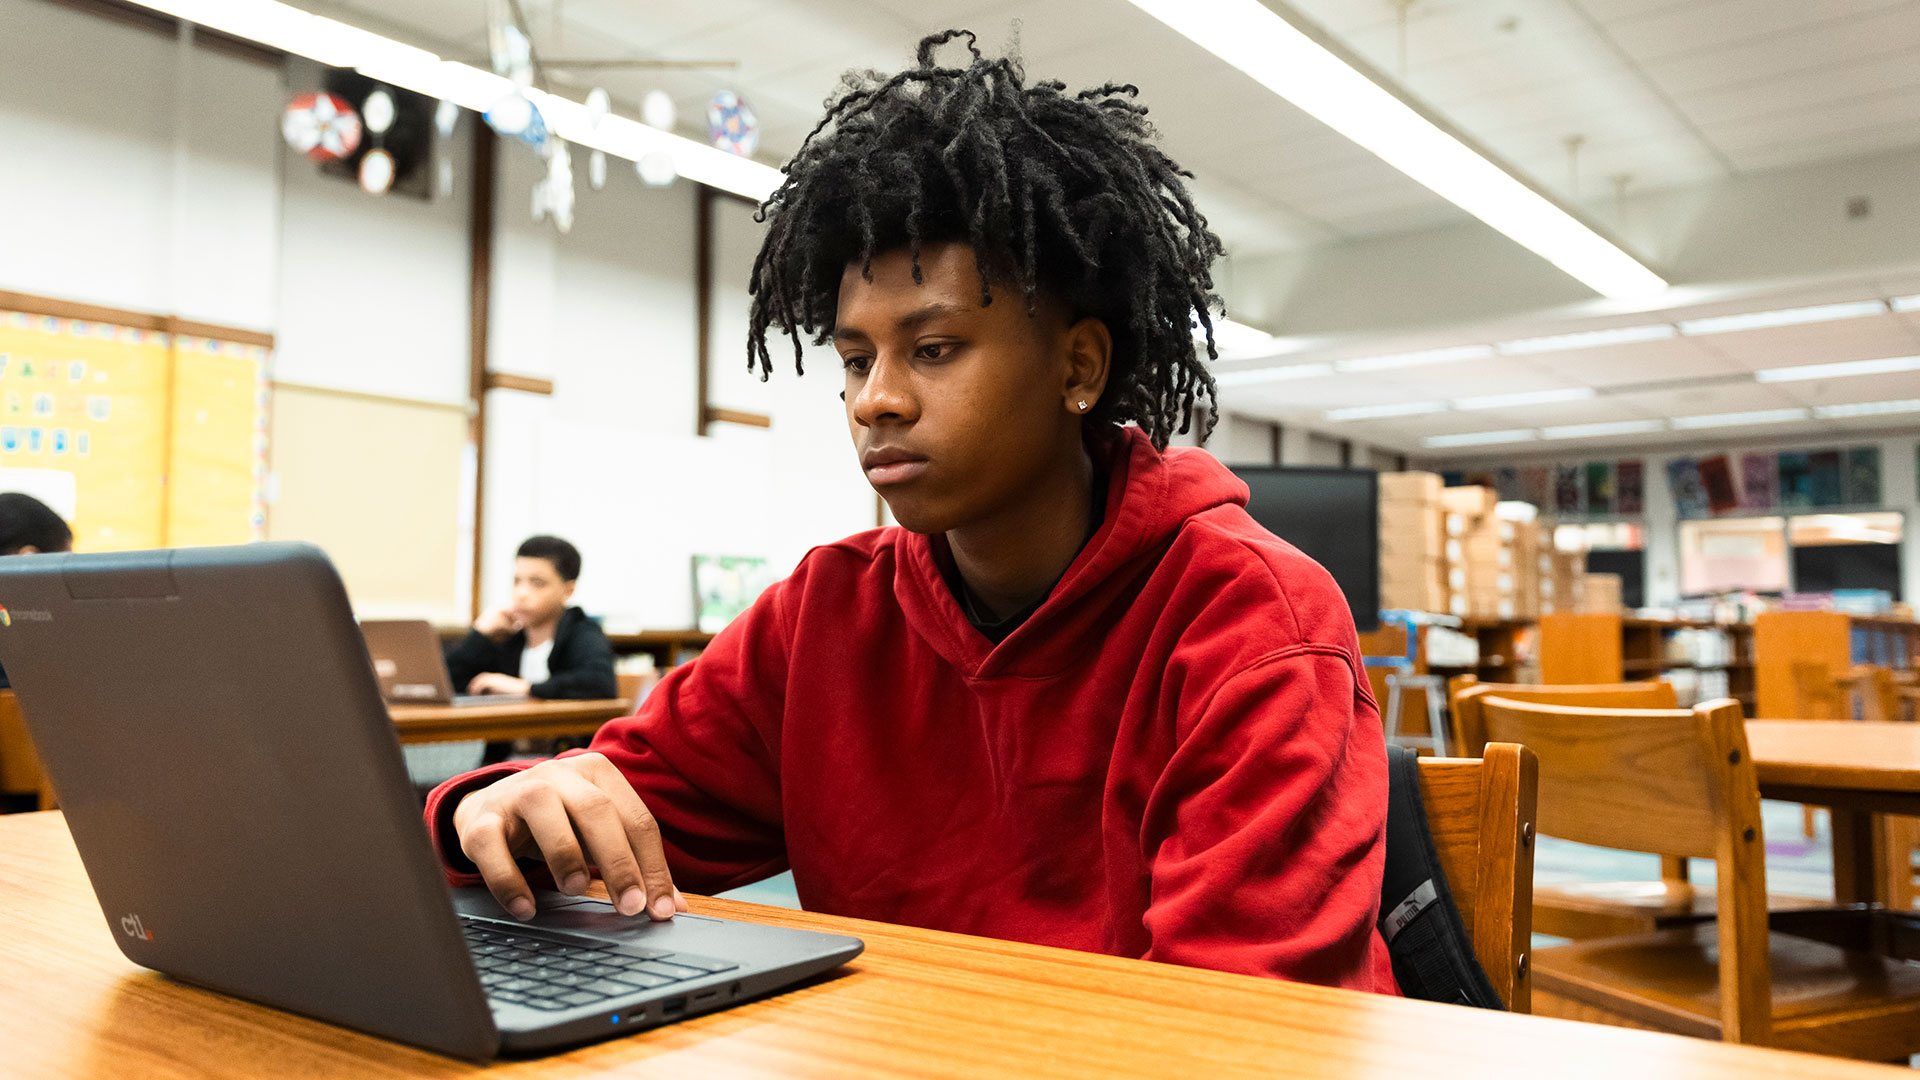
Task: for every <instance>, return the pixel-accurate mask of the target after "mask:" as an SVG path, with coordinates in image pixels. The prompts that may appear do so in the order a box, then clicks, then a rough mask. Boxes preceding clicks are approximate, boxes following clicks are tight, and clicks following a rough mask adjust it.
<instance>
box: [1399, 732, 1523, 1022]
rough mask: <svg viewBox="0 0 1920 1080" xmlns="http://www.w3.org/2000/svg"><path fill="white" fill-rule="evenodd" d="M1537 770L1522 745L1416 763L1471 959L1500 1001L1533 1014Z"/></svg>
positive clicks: (1430, 825)
mask: <svg viewBox="0 0 1920 1080" xmlns="http://www.w3.org/2000/svg"><path fill="white" fill-rule="evenodd" d="M1537 787H1538V772H1537V769H1536V766H1535V763H1534V758H1533V754H1532V753H1531V752H1529V751H1528V750H1527V749H1526V748H1525V747H1523V746H1514V745H1512V744H1509V743H1493V744H1491V745H1489V746H1488V747H1487V748H1486V751H1485V754H1484V756H1483V757H1481V758H1479V759H1477V760H1463V759H1459V758H1421V759H1420V795H1421V799H1420V801H1421V804H1422V805H1423V806H1424V807H1425V808H1426V811H1427V830H1428V831H1429V832H1430V833H1432V834H1433V844H1434V847H1435V849H1436V850H1438V851H1439V853H1440V869H1441V870H1442V871H1443V872H1445V873H1446V875H1447V888H1448V889H1449V890H1450V891H1451V892H1452V893H1453V903H1454V906H1455V907H1457V908H1459V909H1460V920H1461V922H1463V923H1465V924H1466V928H1467V937H1468V939H1469V940H1471V941H1472V942H1473V954H1474V956H1475V958H1477V959H1478V960H1479V961H1480V966H1481V967H1483V968H1485V969H1486V971H1487V977H1488V978H1489V979H1490V980H1491V981H1492V982H1493V988H1494V989H1495V990H1497V991H1499V993H1500V1000H1502V1001H1504V1002H1506V1003H1507V1008H1508V1009H1509V1010H1511V1011H1513V1012H1518V1013H1524V1012H1531V1011H1533V989H1532V988H1533V982H1532V972H1531V965H1529V964H1528V963H1527V959H1526V955H1527V950H1528V948H1529V947H1530V942H1531V940H1532V937H1533V928H1532V919H1531V911H1532V894H1533V821H1534V817H1533V810H1534V798H1535V794H1536V791H1537Z"/></svg>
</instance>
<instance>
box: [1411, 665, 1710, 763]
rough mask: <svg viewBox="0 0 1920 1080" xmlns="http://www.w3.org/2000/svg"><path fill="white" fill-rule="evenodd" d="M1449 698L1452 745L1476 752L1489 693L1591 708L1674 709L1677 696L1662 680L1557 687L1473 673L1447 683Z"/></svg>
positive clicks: (1484, 737)
mask: <svg viewBox="0 0 1920 1080" xmlns="http://www.w3.org/2000/svg"><path fill="white" fill-rule="evenodd" d="M1448 691H1449V696H1451V698H1452V699H1453V700H1452V705H1453V709H1452V713H1453V737H1454V738H1455V739H1456V740H1458V741H1457V742H1456V743H1455V744H1454V745H1455V746H1457V747H1459V751H1460V753H1462V754H1477V753H1479V752H1480V748H1481V747H1482V746H1485V745H1486V742H1487V731H1486V725H1485V724H1484V723H1483V722H1482V721H1481V719H1480V702H1481V700H1482V699H1484V698H1485V697H1486V696H1487V695H1489V694H1499V695H1500V696H1501V697H1504V698H1509V699H1511V700H1514V701H1537V702H1541V703H1543V704H1558V705H1584V706H1587V707H1588V708H1594V709H1677V708H1679V707H1680V699H1679V698H1678V697H1676V696H1675V695H1674V692H1673V684H1672V683H1670V682H1667V681H1666V680H1664V679H1656V680H1651V681H1647V682H1629V683H1597V684H1594V685H1590V686H1575V685H1568V686H1557V685H1552V684H1547V683H1489V682H1481V681H1480V679H1479V678H1478V677H1477V676H1473V675H1461V676H1458V677H1456V678H1455V679H1454V680H1453V682H1452V683H1450V684H1449V686H1448Z"/></svg>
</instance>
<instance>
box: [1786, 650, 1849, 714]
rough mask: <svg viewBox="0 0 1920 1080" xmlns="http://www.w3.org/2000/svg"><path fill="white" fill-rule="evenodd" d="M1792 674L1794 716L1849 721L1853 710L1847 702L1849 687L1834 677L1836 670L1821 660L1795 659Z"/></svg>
mask: <svg viewBox="0 0 1920 1080" xmlns="http://www.w3.org/2000/svg"><path fill="white" fill-rule="evenodd" d="M1791 670H1792V672H1793V717H1794V719H1796V720H1850V719H1852V718H1853V710H1852V708H1850V707H1849V704H1848V702H1847V695H1846V692H1845V691H1846V687H1845V684H1844V683H1843V682H1842V680H1841V679H1839V678H1837V677H1836V676H1835V675H1834V671H1833V668H1832V667H1831V666H1830V665H1828V664H1827V663H1826V662H1824V661H1821V660H1795V661H1793V662H1792V665H1791Z"/></svg>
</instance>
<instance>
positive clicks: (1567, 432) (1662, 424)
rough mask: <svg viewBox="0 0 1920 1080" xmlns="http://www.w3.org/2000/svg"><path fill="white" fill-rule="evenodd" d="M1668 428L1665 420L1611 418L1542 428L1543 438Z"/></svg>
mask: <svg viewBox="0 0 1920 1080" xmlns="http://www.w3.org/2000/svg"><path fill="white" fill-rule="evenodd" d="M1665 430H1667V422H1666V421H1665V420H1610V421H1607V422H1606V423H1601V424H1562V425H1560V426H1558V427H1546V428H1541V429H1540V437H1541V438H1543V439H1597V438H1600V437H1601V436H1604V435H1650V434H1652V433H1653V432H1656V431H1665Z"/></svg>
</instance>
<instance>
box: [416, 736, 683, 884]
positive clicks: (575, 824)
mask: <svg viewBox="0 0 1920 1080" xmlns="http://www.w3.org/2000/svg"><path fill="white" fill-rule="evenodd" d="M453 828H454V831H455V833H456V834H458V836H459V837H460V850H461V851H463V852H465V853H466V856H467V858H469V859H472V860H473V864H474V865H475V866H477V867H479V868H480V876H481V877H482V878H485V879H486V882H487V888H488V889H489V890H491V891H492V892H493V896H494V899H496V900H498V901H500V906H501V907H503V908H506V909H507V911H509V912H511V913H512V914H513V916H514V917H515V918H517V919H522V920H525V919H531V918H532V917H533V911H534V905H533V890H532V889H531V888H530V887H529V886H528V885H527V879H526V878H525V877H523V876H521V873H520V867H519V866H518V865H517V864H516V863H515V862H514V860H515V859H534V858H538V859H544V860H545V861H546V864H547V869H549V870H550V871H552V873H553V880H554V884H555V885H556V886H557V887H558V888H559V889H560V891H561V892H563V893H567V894H568V895H571V896H578V895H580V894H581V893H584V892H585V891H586V889H587V884H588V882H589V881H590V880H591V879H590V878H589V877H588V874H587V866H588V864H589V863H591V864H592V865H593V866H596V867H598V868H599V870H600V877H601V878H602V879H603V880H604V881H606V883H607V895H608V896H611V897H612V898H613V906H614V909H615V910H617V911H619V912H620V913H621V914H622V915H638V914H640V913H641V912H642V911H645V912H646V913H647V914H648V915H649V916H651V917H652V918H654V919H656V920H663V919H670V918H672V917H673V914H674V912H676V911H685V910H687V902H686V900H685V899H683V898H682V897H681V895H680V890H678V889H676V888H674V887H673V875H672V874H671V873H669V872H668V870H667V855H666V850H665V849H664V848H663V847H662V846H661V844H660V827H659V825H657V824H656V823H655V822H654V820H653V815H652V814H651V813H649V812H648V810H647V807H646V804H645V803H643V802H641V801H640V796H639V795H636V794H635V793H634V790H633V785H631V784H629V783H627V778H626V777H625V776H623V775H621V773H620V770H619V769H617V768H615V767H614V765H613V762H611V761H608V760H607V758H606V755H604V754H593V753H588V754H578V755H575V756H573V757H567V758H556V759H554V760H552V761H543V762H541V763H540V764H538V765H535V766H533V767H532V768H529V769H526V770H523V771H521V772H517V773H514V774H513V775H511V776H508V777H506V778H505V779H503V780H499V781H496V782H495V783H493V784H489V785H488V786H486V787H483V788H481V789H480V790H478V791H475V792H473V793H471V794H469V795H467V796H466V797H465V798H463V799H461V800H460V805H459V806H457V807H455V808H454V811H453ZM583 842H584V844H585V851H584V852H583V851H582V850H581V845H582V843H583Z"/></svg>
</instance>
